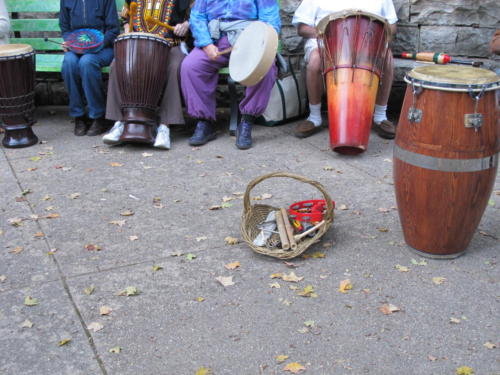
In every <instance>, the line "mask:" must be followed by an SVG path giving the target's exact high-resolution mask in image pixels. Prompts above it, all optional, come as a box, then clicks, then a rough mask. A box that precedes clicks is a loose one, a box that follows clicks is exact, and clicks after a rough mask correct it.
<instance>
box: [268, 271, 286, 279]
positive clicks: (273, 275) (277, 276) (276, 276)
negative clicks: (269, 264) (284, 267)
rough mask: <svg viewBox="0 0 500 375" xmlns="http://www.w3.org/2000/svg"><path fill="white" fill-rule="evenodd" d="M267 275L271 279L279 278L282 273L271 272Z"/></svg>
mask: <svg viewBox="0 0 500 375" xmlns="http://www.w3.org/2000/svg"><path fill="white" fill-rule="evenodd" d="M269 277H270V278H271V279H281V278H282V277H283V274H282V273H281V272H277V273H272V274H271V275H270V276H269Z"/></svg>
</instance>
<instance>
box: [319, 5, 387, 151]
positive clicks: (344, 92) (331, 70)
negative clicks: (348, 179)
mask: <svg viewBox="0 0 500 375" xmlns="http://www.w3.org/2000/svg"><path fill="white" fill-rule="evenodd" d="M317 30H318V40H319V47H320V52H321V55H322V60H323V74H324V76H325V86H326V96H327V102H328V122H329V129H330V146H331V148H332V150H333V151H335V152H338V153H341V154H349V155H353V154H360V153H362V152H364V151H365V150H366V149H367V147H368V138H369V136H370V129H371V125H372V117H373V111H374V109H375V99H376V96H377V91H378V86H379V81H380V77H381V75H382V69H383V66H384V61H385V58H386V55H387V51H388V43H389V35H390V32H389V25H388V23H387V21H386V20H385V19H384V18H382V17H379V16H377V15H375V14H371V13H367V12H363V11H360V10H346V11H342V12H337V13H332V14H330V15H328V16H326V17H324V18H323V19H322V20H321V21H320V22H319V23H318V26H317Z"/></svg>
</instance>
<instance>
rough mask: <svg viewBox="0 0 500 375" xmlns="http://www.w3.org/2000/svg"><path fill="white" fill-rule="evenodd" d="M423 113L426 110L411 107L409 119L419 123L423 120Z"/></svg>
mask: <svg viewBox="0 0 500 375" xmlns="http://www.w3.org/2000/svg"><path fill="white" fill-rule="evenodd" d="M423 114H424V112H423V111H422V110H421V109H418V108H415V107H411V108H410V109H409V110H408V121H410V122H415V123H417V124H418V123H419V122H420V121H422V116H423Z"/></svg>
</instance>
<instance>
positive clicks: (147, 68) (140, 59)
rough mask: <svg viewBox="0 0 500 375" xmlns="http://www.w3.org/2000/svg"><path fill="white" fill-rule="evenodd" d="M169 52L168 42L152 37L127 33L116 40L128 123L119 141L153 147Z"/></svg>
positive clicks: (150, 35) (117, 68)
mask: <svg viewBox="0 0 500 375" xmlns="http://www.w3.org/2000/svg"><path fill="white" fill-rule="evenodd" d="M169 51H170V48H169V46H168V42H167V41H166V40H165V39H163V38H161V37H159V36H157V35H153V34H147V33H141V32H139V33H127V34H122V35H119V36H118V37H117V38H116V41H115V69H116V76H117V81H118V88H119V90H120V93H121V97H122V105H121V111H122V115H123V121H124V123H125V126H124V130H123V133H122V135H121V137H120V141H122V142H136V143H147V144H153V143H154V135H153V134H154V131H155V129H156V124H157V120H158V119H157V116H158V106H159V103H160V100H161V94H162V93H163V90H164V87H165V85H166V83H167V59H168V54H169Z"/></svg>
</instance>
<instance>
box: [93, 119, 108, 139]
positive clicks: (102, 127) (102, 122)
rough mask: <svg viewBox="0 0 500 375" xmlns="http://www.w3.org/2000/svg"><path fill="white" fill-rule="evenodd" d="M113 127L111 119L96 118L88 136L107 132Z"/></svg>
mask: <svg viewBox="0 0 500 375" xmlns="http://www.w3.org/2000/svg"><path fill="white" fill-rule="evenodd" d="M110 128H111V121H109V120H106V119H105V118H104V117H101V118H98V119H95V120H94V122H93V123H92V125H90V128H89V130H88V131H87V135H88V136H91V137H92V136H94V135H99V134H102V133H105V132H107V131H108V130H109V129H110Z"/></svg>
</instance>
